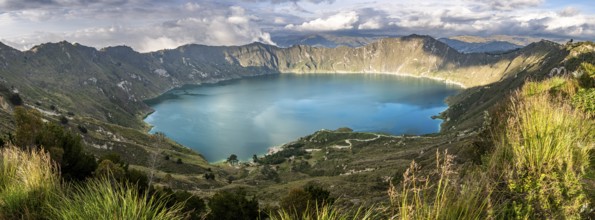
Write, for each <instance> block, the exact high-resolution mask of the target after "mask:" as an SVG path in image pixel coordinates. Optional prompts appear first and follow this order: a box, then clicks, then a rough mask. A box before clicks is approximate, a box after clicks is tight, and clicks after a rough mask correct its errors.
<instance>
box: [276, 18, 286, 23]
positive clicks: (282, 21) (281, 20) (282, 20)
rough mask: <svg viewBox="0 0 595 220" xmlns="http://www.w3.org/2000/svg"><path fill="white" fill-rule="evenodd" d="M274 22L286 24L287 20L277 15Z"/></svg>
mask: <svg viewBox="0 0 595 220" xmlns="http://www.w3.org/2000/svg"><path fill="white" fill-rule="evenodd" d="M273 23H275V24H286V23H287V21H286V20H285V18H282V17H275V19H274V20H273Z"/></svg>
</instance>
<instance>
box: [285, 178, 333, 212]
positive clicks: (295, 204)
mask: <svg viewBox="0 0 595 220" xmlns="http://www.w3.org/2000/svg"><path fill="white" fill-rule="evenodd" d="M334 201H335V199H334V198H331V197H330V192H329V191H328V190H325V189H323V188H322V187H320V186H316V185H312V184H309V185H306V186H304V187H303V188H297V189H292V190H290V191H289V193H288V194H287V196H285V197H283V198H282V199H281V202H280V206H281V209H282V210H283V212H285V214H286V215H288V216H291V217H292V218H293V219H300V218H303V217H306V215H305V214H309V216H307V218H314V219H316V216H315V215H314V214H316V213H313V212H309V211H308V210H319V209H321V208H323V207H328V206H331V205H332V204H333V203H334Z"/></svg>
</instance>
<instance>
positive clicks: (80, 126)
mask: <svg viewBox="0 0 595 220" xmlns="http://www.w3.org/2000/svg"><path fill="white" fill-rule="evenodd" d="M77 128H78V129H79V131H80V132H81V133H83V134H86V133H87V132H88V131H87V128H85V127H83V126H82V125H78V126H77Z"/></svg>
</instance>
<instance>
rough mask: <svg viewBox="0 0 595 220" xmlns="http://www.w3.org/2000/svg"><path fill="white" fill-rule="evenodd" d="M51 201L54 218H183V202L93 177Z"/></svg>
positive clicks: (169, 219)
mask: <svg viewBox="0 0 595 220" xmlns="http://www.w3.org/2000/svg"><path fill="white" fill-rule="evenodd" d="M56 199H57V200H55V201H53V202H51V203H49V205H48V214H49V216H50V218H52V219H121V220H126V219H163V220H176V219H184V215H183V213H182V211H181V210H182V207H183V205H182V204H176V205H174V206H173V207H169V208H168V207H166V201H167V199H164V198H161V197H156V196H152V195H149V194H147V193H144V194H139V191H138V189H135V188H134V186H132V185H122V184H121V183H116V182H111V181H110V180H109V179H108V178H101V179H93V180H90V181H88V182H87V183H86V184H84V185H74V186H71V189H70V190H69V192H66V193H62V194H61V195H59V196H57V197H56Z"/></svg>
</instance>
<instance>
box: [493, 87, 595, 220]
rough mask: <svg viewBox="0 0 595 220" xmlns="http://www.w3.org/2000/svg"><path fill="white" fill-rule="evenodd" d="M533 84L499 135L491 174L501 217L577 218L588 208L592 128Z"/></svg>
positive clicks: (512, 107)
mask: <svg viewBox="0 0 595 220" xmlns="http://www.w3.org/2000/svg"><path fill="white" fill-rule="evenodd" d="M552 81H555V80H549V81H546V82H544V83H543V84H542V85H539V86H540V87H543V88H548V87H550V89H544V90H542V91H540V92H533V91H535V87H533V86H532V85H538V84H539V83H529V84H528V85H526V86H525V87H524V88H523V89H522V90H521V91H519V92H517V94H515V96H514V97H513V98H512V101H511V102H510V103H511V104H510V106H509V109H508V114H507V120H506V121H505V122H504V123H505V126H504V129H502V130H501V131H496V132H495V133H497V134H496V135H495V140H494V141H495V145H496V147H495V152H494V153H493V155H492V156H491V158H490V161H489V171H488V172H489V173H490V175H491V176H496V180H495V182H502V183H503V184H502V185H501V186H500V187H499V188H498V190H499V191H500V193H499V194H498V197H499V198H497V199H498V200H501V201H502V207H501V210H500V213H498V215H501V217H503V218H547V219H558V218H579V217H580V215H581V213H582V212H584V211H585V210H584V209H585V207H588V201H587V199H586V195H585V193H584V190H583V188H582V179H583V177H584V175H585V169H587V168H588V167H589V151H590V150H591V149H593V147H594V146H595V137H594V136H593V129H595V127H594V124H593V122H592V121H591V120H589V117H588V116H587V115H586V114H585V113H584V112H582V111H580V110H577V109H573V108H572V107H571V106H570V105H569V104H567V103H566V102H560V100H564V99H559V97H556V96H553V95H552V94H551V93H549V92H545V91H551V90H552V88H555V84H552Z"/></svg>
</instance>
